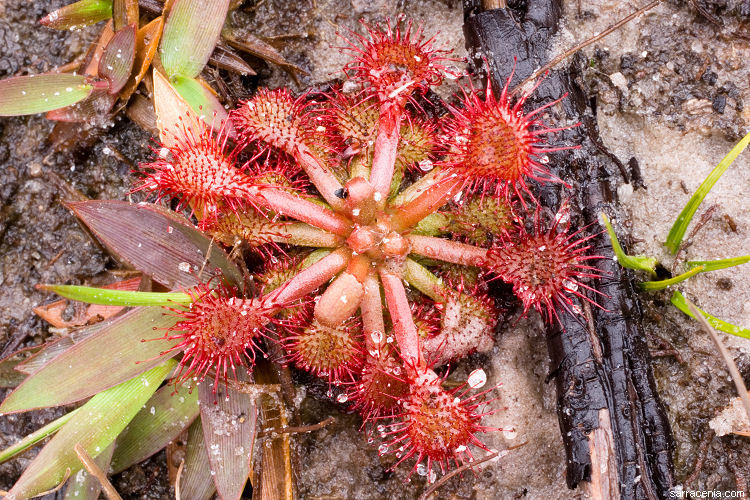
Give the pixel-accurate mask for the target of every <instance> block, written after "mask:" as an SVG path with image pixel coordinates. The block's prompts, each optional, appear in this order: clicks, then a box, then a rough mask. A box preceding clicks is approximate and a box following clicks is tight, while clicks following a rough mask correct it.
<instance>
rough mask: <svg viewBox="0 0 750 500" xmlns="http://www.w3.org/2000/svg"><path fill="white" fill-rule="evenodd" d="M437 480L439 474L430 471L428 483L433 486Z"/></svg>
mask: <svg viewBox="0 0 750 500" xmlns="http://www.w3.org/2000/svg"><path fill="white" fill-rule="evenodd" d="M435 479H437V472H435V471H434V470H432V469H430V471H429V472H428V473H427V482H428V483H430V484H432V483H434V482H435Z"/></svg>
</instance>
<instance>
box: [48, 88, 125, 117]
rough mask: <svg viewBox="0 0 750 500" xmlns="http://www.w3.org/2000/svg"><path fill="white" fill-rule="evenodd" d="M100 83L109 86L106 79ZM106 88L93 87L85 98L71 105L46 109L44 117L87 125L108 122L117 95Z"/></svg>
mask: <svg viewBox="0 0 750 500" xmlns="http://www.w3.org/2000/svg"><path fill="white" fill-rule="evenodd" d="M101 83H103V84H104V85H105V86H106V87H107V88H109V83H108V82H107V81H106V80H102V81H101ZM107 88H103V89H94V91H93V92H91V95H89V96H88V97H87V98H86V99H84V100H82V101H80V102H77V103H75V104H73V105H72V106H66V107H64V108H60V109H53V110H52V111H48V112H47V116H46V117H45V118H47V119H48V120H53V121H57V122H67V123H81V124H83V125H84V126H87V127H91V126H92V125H93V126H97V127H102V126H104V125H105V124H107V123H109V121H110V118H109V112H110V111H111V110H112V106H113V105H114V104H115V101H116V100H117V96H114V95H112V94H110V93H109V91H108V90H107Z"/></svg>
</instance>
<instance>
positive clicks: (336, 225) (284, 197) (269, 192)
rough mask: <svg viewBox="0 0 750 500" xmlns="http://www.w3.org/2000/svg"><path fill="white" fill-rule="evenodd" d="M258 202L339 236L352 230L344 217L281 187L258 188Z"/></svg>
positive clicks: (349, 222)
mask: <svg viewBox="0 0 750 500" xmlns="http://www.w3.org/2000/svg"><path fill="white" fill-rule="evenodd" d="M258 202H259V203H260V204H261V205H263V206H265V207H267V208H270V209H271V210H273V211H274V212H277V213H278V214H279V215H285V216H288V217H292V218H294V219H297V220H298V221H302V222H307V223H308V224H310V225H311V226H315V227H317V228H318V229H323V230H324V231H328V232H331V233H333V234H337V235H339V236H344V237H346V236H349V233H351V232H352V223H351V221H349V219H347V218H346V217H344V216H342V215H339V214H337V213H336V212H334V211H332V210H329V209H327V208H325V207H321V206H320V205H317V204H315V203H313V202H311V201H307V200H305V199H302V198H299V197H297V196H294V195H293V194H291V193H287V192H286V191H282V190H281V189H276V188H271V187H265V188H261V189H259V190H258Z"/></svg>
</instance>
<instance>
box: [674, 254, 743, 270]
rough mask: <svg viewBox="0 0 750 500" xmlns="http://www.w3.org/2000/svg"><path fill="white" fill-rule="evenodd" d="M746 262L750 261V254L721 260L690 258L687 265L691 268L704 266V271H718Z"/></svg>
mask: <svg viewBox="0 0 750 500" xmlns="http://www.w3.org/2000/svg"><path fill="white" fill-rule="evenodd" d="M746 262H750V255H743V256H742V257H734V258H731V259H721V260H689V261H688V262H687V265H688V266H689V267H690V268H693V267H698V266H703V267H704V269H703V271H704V272H708V271H718V270H719V269H726V268H728V267H734V266H739V265H740V264H744V263H746Z"/></svg>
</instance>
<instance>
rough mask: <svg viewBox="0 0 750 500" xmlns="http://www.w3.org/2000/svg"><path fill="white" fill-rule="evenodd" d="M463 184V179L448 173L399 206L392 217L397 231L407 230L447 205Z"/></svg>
mask: <svg viewBox="0 0 750 500" xmlns="http://www.w3.org/2000/svg"><path fill="white" fill-rule="evenodd" d="M463 184H464V180H463V179H461V178H459V177H453V176H452V175H451V174H447V175H446V177H444V178H443V179H440V180H439V181H437V182H436V183H435V184H434V185H433V186H432V187H431V188H430V189H428V190H427V191H425V192H424V193H422V194H420V195H419V196H417V197H416V198H415V199H413V200H412V201H410V202H408V203H406V204H405V205H402V206H400V207H398V208H397V209H396V211H395V212H394V214H393V217H392V218H391V224H392V225H393V228H394V229H395V230H396V231H406V230H407V229H409V228H411V227H414V226H416V225H417V224H418V223H419V221H421V220H422V219H424V218H425V217H427V216H428V215H430V214H431V213H434V212H436V211H437V210H438V209H439V208H440V207H442V206H443V205H445V204H446V203H447V202H448V200H450V199H451V198H452V197H453V196H455V195H456V194H457V193H458V192H459V191H460V190H461V187H462V186H463Z"/></svg>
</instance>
